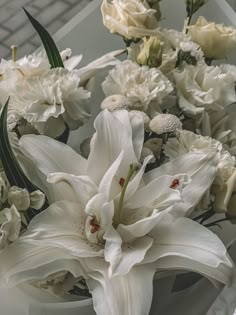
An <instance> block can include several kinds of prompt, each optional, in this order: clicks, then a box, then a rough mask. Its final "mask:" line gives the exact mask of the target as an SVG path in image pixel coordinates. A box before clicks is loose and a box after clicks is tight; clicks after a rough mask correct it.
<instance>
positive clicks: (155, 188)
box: [124, 174, 182, 210]
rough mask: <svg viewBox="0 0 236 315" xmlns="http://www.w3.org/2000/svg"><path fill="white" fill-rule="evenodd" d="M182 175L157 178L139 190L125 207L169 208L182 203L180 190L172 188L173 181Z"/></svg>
mask: <svg viewBox="0 0 236 315" xmlns="http://www.w3.org/2000/svg"><path fill="white" fill-rule="evenodd" d="M180 176H181V175H180V174H176V175H175V176H169V175H163V176H160V177H157V178H156V179H154V180H153V181H151V182H150V183H148V184H147V185H145V186H144V187H143V188H140V189H138V190H137V191H136V192H135V193H134V194H133V196H132V197H131V198H129V199H128V200H127V202H126V204H125V205H124V207H126V208H127V209H135V208H141V207H149V208H152V209H154V208H157V209H158V210H161V209H163V207H168V206H170V205H171V204H173V203H176V202H180V201H181V199H182V198H181V193H180V191H179V190H178V189H172V188H170V186H171V184H172V182H173V180H174V179H175V178H179V177H180Z"/></svg>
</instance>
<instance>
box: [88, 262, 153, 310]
mask: <svg viewBox="0 0 236 315" xmlns="http://www.w3.org/2000/svg"><path fill="white" fill-rule="evenodd" d="M90 262H91V261H90ZM93 264H94V266H93V265H91V266H90V268H93V269H95V271H97V272H93V273H90V274H89V275H90V277H91V278H90V279H88V280H87V283H88V286H89V289H90V291H91V293H92V296H93V305H94V309H95V311H96V314H97V315H148V314H149V310H150V307H151V302H152V294H153V285H152V281H153V276H154V273H155V269H154V268H153V265H151V264H149V265H143V266H139V267H135V268H133V269H132V270H131V271H130V272H129V273H128V274H127V275H125V276H117V277H112V278H109V277H108V274H107V270H106V266H104V264H102V263H100V264H99V263H98V262H97V263H96V261H94V262H93ZM104 297H106V298H104Z"/></svg>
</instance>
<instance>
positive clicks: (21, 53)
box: [17, 43, 35, 59]
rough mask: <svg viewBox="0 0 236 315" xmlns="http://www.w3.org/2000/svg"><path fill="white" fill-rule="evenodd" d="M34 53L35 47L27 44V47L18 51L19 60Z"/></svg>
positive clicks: (24, 46)
mask: <svg viewBox="0 0 236 315" xmlns="http://www.w3.org/2000/svg"><path fill="white" fill-rule="evenodd" d="M34 51H35V46H34V45H32V44H30V43H26V44H25V45H23V46H22V47H20V48H19V50H18V51H17V59H18V58H22V57H24V56H25V55H29V54H31V53H32V52H34Z"/></svg>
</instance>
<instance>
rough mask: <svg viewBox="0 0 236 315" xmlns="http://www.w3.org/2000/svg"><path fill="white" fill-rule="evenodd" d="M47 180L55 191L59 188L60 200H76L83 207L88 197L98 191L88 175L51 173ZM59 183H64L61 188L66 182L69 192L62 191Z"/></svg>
mask: <svg viewBox="0 0 236 315" xmlns="http://www.w3.org/2000/svg"><path fill="white" fill-rule="evenodd" d="M47 180H48V182H49V183H51V184H52V185H53V187H54V190H55V191H56V190H57V188H59V190H60V191H59V193H60V198H61V200H65V199H66V200H68V201H74V202H78V203H79V204H80V205H81V206H82V207H84V208H85V206H86V204H87V202H88V201H89V199H90V198H92V197H93V196H94V195H95V194H97V192H98V188H97V186H96V185H95V184H94V183H93V181H92V180H91V179H90V178H89V177H88V176H74V175H72V174H67V173H52V174H49V175H48V177H47ZM59 184H64V186H63V188H64V187H65V185H66V184H67V185H68V186H69V187H68V190H70V194H68V193H67V190H65V191H63V190H62V189H61V186H59ZM59 193H58V195H59ZM70 196H71V197H70Z"/></svg>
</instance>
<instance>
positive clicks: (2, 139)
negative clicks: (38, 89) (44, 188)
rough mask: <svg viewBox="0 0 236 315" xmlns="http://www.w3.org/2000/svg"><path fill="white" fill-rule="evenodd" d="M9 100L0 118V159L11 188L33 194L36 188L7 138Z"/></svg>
mask: <svg viewBox="0 0 236 315" xmlns="http://www.w3.org/2000/svg"><path fill="white" fill-rule="evenodd" d="M8 104H9V98H8V100H7V102H6V104H5V106H4V107H3V109H2V112H1V116H0V159H1V163H2V166H3V169H4V171H5V173H6V176H7V179H8V181H9V183H10V185H11V186H17V187H20V188H26V189H27V190H28V191H29V192H33V191H35V190H37V189H38V188H37V187H36V186H35V185H33V184H32V183H31V181H30V180H29V179H28V178H27V177H26V175H25V174H24V172H23V170H22V168H21V166H20V164H19V162H18V161H17V159H16V157H15V155H14V152H13V150H12V148H11V144H10V141H9V138H8V131H7V109H8Z"/></svg>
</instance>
